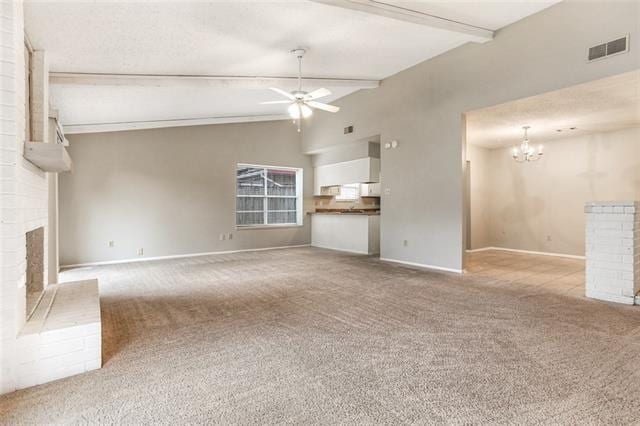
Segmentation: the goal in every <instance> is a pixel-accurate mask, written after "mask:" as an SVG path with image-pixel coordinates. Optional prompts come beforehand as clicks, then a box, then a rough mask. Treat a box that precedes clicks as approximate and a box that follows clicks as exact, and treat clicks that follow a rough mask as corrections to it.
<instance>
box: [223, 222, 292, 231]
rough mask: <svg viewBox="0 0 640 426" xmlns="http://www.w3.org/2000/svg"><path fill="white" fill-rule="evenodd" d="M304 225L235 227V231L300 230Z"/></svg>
mask: <svg viewBox="0 0 640 426" xmlns="http://www.w3.org/2000/svg"><path fill="white" fill-rule="evenodd" d="M303 226H304V225H296V224H286V225H244V226H238V225H236V231H250V230H252V229H283V228H302V227H303Z"/></svg>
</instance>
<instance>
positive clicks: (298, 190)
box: [234, 163, 303, 230]
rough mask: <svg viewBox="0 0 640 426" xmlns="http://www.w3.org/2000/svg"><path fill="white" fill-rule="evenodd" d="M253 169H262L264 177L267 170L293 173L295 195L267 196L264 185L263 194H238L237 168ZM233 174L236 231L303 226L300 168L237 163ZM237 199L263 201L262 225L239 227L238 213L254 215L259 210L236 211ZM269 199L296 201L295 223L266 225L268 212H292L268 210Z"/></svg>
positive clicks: (266, 187) (267, 189)
mask: <svg viewBox="0 0 640 426" xmlns="http://www.w3.org/2000/svg"><path fill="white" fill-rule="evenodd" d="M244 167H247V168H253V169H263V171H264V173H265V176H267V175H268V173H269V170H284V171H288V172H295V175H296V195H269V194H268V191H269V187H268V185H266V183H265V185H264V194H261V195H245V194H238V169H239V168H244ZM234 174H235V188H236V190H235V192H236V197H235V206H236V207H235V209H234V210H235V214H234V216H235V219H234V220H235V224H236V229H238V230H242V229H256V228H291V227H298V226H303V208H302V202H303V201H302V200H303V188H302V186H303V169H302V168H300V167H287V166H269V165H263V164H250V163H237V164H236V167H235V170H234ZM238 198H261V199H263V200H264V201H263V208H262V213H263V223H257V224H247V225H239V224H238V213H256V212H258V211H259V210H252V211H248V210H238ZM269 198H293V199H295V200H296V209H295V212H296V222H295V223H293V222H292V223H271V224H270V223H268V222H269V220H268V215H269V212H292V211H294V210H269Z"/></svg>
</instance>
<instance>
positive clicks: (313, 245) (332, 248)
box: [311, 244, 375, 255]
mask: <svg viewBox="0 0 640 426" xmlns="http://www.w3.org/2000/svg"><path fill="white" fill-rule="evenodd" d="M311 247H317V248H321V249H327V250H335V251H343V252H345V253H353V254H365V255H369V254H375V253H368V252H366V251H360V250H349V249H343V248H336V247H329V246H321V245H318V244H312V245H311Z"/></svg>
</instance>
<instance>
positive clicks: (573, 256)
mask: <svg viewBox="0 0 640 426" xmlns="http://www.w3.org/2000/svg"><path fill="white" fill-rule="evenodd" d="M488 250H501V251H511V252H514V253H524V254H537V255H540V256H554V257H566V258H569V259H580V260H584V259H585V257H584V256H577V255H575V254H563V253H550V252H547V251H532V250H518V249H511V248H505V247H482V248H479V249H473V250H466V252H467V253H476V252H479V251H488Z"/></svg>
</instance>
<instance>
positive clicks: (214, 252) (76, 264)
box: [60, 244, 311, 269]
mask: <svg viewBox="0 0 640 426" xmlns="http://www.w3.org/2000/svg"><path fill="white" fill-rule="evenodd" d="M309 246H311V244H299V245H294V246H278V247H264V248H254V249H242V250H226V251H210V252H206V253H188V254H173V255H169V256H156V257H142V258H133V259H121V260H107V261H102V262H89V263H75V264H73V265H61V266H60V269H69V268H80V267H85V266H100V265H116V264H119V263H134V262H147V261H151V260H165V259H181V258H184V257H200V256H210V255H216V254H231V253H243V252H248V251H267V250H281V249H288V248H298V247H309Z"/></svg>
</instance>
